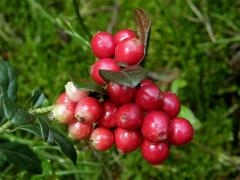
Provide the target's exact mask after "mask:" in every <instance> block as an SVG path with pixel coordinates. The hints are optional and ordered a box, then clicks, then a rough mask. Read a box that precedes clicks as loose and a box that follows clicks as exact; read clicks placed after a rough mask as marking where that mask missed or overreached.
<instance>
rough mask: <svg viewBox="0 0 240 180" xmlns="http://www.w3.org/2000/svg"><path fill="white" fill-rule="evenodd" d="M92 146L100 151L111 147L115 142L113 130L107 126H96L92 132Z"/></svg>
mask: <svg viewBox="0 0 240 180" xmlns="http://www.w3.org/2000/svg"><path fill="white" fill-rule="evenodd" d="M91 143H92V146H93V147H94V148H95V149H97V150H99V151H106V150H108V149H110V148H111V147H112V145H113V143H114V136H113V132H112V131H111V130H109V129H107V128H103V127H100V128H96V129H94V130H93V132H92V134H91Z"/></svg>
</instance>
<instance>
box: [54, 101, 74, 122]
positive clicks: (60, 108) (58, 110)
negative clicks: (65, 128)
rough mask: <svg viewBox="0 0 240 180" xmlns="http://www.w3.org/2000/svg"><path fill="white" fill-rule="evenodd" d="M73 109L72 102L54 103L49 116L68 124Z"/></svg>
mask: <svg viewBox="0 0 240 180" xmlns="http://www.w3.org/2000/svg"><path fill="white" fill-rule="evenodd" d="M74 110H75V105H73V104H70V103H68V104H67V103H65V104H56V105H55V106H54V107H53V109H52V111H51V115H50V118H53V119H56V120H57V121H58V122H59V123H63V124H68V123H69V122H71V121H72V119H73V117H74Z"/></svg>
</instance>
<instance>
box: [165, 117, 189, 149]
mask: <svg viewBox="0 0 240 180" xmlns="http://www.w3.org/2000/svg"><path fill="white" fill-rule="evenodd" d="M193 136H194V129H193V127H192V125H191V123H190V122H189V121H188V120H186V119H184V118H178V117H177V118H174V119H172V121H171V124H170V132H169V138H168V140H169V142H170V143H171V144H174V145H183V144H187V143H189V142H190V141H191V140H192V139H193Z"/></svg>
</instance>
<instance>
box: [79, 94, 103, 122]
mask: <svg viewBox="0 0 240 180" xmlns="http://www.w3.org/2000/svg"><path fill="white" fill-rule="evenodd" d="M101 114H102V106H101V104H100V103H99V102H98V100H97V99H96V98H93V97H86V98H84V99H82V100H81V101H80V102H79V103H78V104H77V106H76V108H75V117H76V118H77V119H78V120H79V121H83V122H85V123H89V124H92V123H94V122H96V121H97V120H98V119H99V117H100V116H101Z"/></svg>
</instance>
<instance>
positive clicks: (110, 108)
mask: <svg viewBox="0 0 240 180" xmlns="http://www.w3.org/2000/svg"><path fill="white" fill-rule="evenodd" d="M102 107H103V113H102V116H101V117H100V119H99V120H98V125H99V127H105V128H115V127H117V121H116V112H117V109H118V106H117V105H116V104H115V103H114V102H112V101H110V100H107V101H105V102H104V103H103V105H102Z"/></svg>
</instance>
